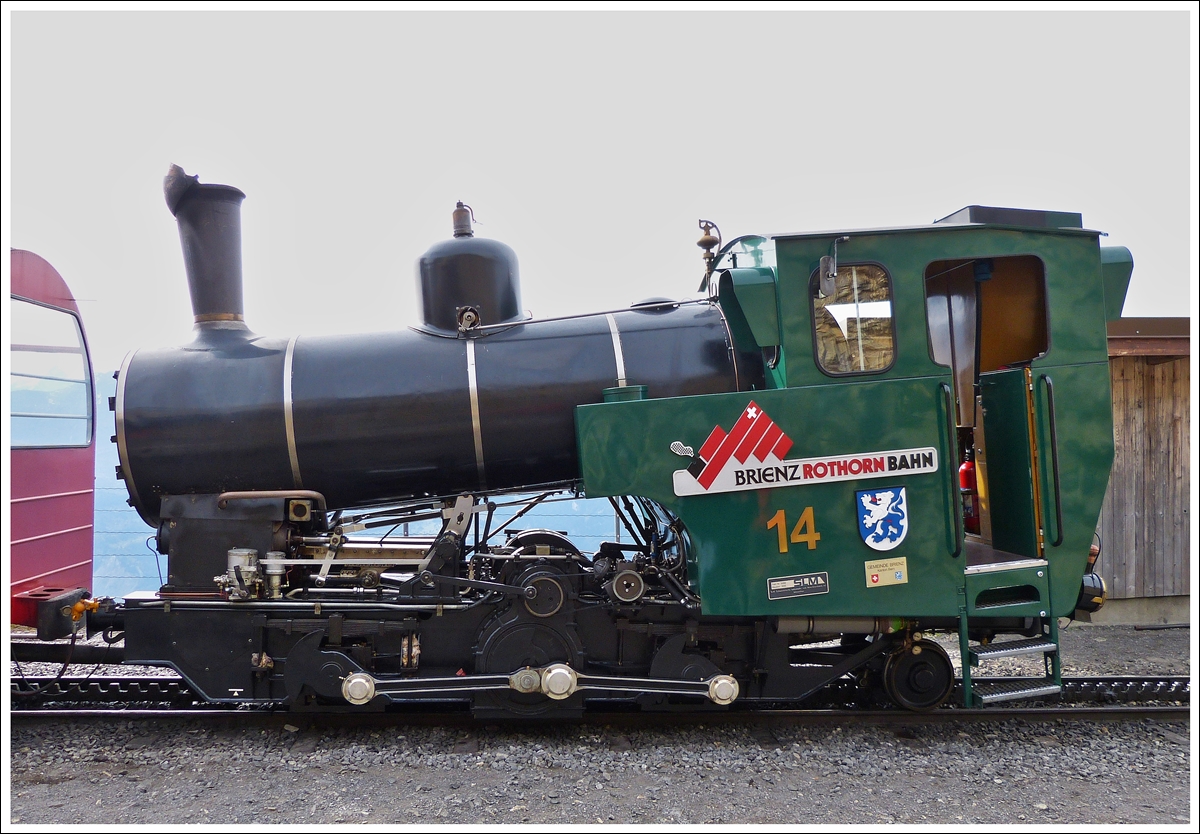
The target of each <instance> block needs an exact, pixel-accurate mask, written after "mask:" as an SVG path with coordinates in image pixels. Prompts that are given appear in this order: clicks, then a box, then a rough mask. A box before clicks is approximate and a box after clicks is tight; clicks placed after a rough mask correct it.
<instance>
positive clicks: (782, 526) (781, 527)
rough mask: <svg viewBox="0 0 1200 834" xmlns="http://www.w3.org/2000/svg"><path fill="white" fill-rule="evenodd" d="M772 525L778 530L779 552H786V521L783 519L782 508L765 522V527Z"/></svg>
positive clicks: (768, 527)
mask: <svg viewBox="0 0 1200 834" xmlns="http://www.w3.org/2000/svg"><path fill="white" fill-rule="evenodd" d="M772 527H774V528H775V529H776V530H777V531H779V552H780V553H787V544H788V543H787V521H786V520H785V519H784V516H783V510H780V511H779V512H777V513H775V515H773V516H771V520H770V521H768V522H767V529H768V530H770V529H771V528H772Z"/></svg>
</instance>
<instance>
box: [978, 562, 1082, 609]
mask: <svg viewBox="0 0 1200 834" xmlns="http://www.w3.org/2000/svg"><path fill="white" fill-rule="evenodd" d="M1046 571H1047V569H1046V568H1044V567H1028V568H1018V569H1016V570H1006V571H998V572H989V573H973V574H967V613H968V614H970V615H971V616H972V617H974V616H982V617H1039V616H1041V615H1042V612H1043V611H1047V610H1048V609H1049V602H1048V599H1049V594H1050V587H1049V582H1050V578H1049V577H1048V576H1047V574H1046ZM1076 590H1078V589H1076ZM1074 603H1075V597H1074V596H1072V597H1071V604H1072V605H1074Z"/></svg>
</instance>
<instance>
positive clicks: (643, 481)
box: [576, 377, 963, 616]
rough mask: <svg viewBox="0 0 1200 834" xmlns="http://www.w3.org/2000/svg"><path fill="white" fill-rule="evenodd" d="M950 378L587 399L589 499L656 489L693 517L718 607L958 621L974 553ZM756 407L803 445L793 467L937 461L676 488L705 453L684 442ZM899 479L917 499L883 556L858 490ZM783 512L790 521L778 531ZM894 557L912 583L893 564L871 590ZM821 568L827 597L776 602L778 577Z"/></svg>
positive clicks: (708, 596)
mask: <svg viewBox="0 0 1200 834" xmlns="http://www.w3.org/2000/svg"><path fill="white" fill-rule="evenodd" d="M942 382H943V379H942V378H940V377H927V378H922V379H911V380H879V379H876V380H866V381H857V382H852V383H851V382H843V383H841V384H840V385H838V386H833V387H822V388H821V389H820V390H814V389H788V390H783V391H765V392H754V393H738V394H717V395H711V396H700V397H680V398H675V399H660V400H646V401H643V402H636V403H618V404H598V405H586V406H579V407H578V408H577V409H576V423H577V426H578V434H579V442H580V460H581V462H582V466H583V477H584V482H585V485H586V490H587V494H588V496H589V497H598V496H606V495H621V494H636V495H643V496H645V497H647V498H652V499H654V500H656V501H659V502H660V503H662V504H663V505H665V506H666V507H667V508H668V509H670V510H671V511H672V512H674V513H676V514H677V515H678V516H679V517H680V519H681V520H682V521H683V523H684V525H685V526H686V528H687V530H688V534H689V536H690V539H691V542H692V547H693V554H692V556H693V559H694V562H693V565H694V570H693V572H692V574H691V575H690V577H689V578H690V580H691V582H692V583H693V584H694V586H695V587H696V588H697V590H698V591H699V592H700V595H701V599H702V602H703V611H704V613H705V614H710V615H721V616H764V615H869V616H904V615H907V616H919V615H926V616H954V615H956V614H957V610H958V609H957V588H958V587H959V586H961V583H962V581H963V579H962V561H961V559H955V558H953V557H952V555H951V553H952V551H953V549H954V538H953V534H952V532H951V528H950V525H951V524H952V523H957V519H956V518H955V514H956V512H957V510H956V506H957V505H956V502H955V500H954V499H955V490H956V488H957V476H956V470H957V465H956V464H955V463H954V462H953V461H949V462H948V461H947V453H946V450H947V449H948V438H947V429H946V426H947V423H946V419H945V414H944V409H945V406H944V402H945V399H944V395H943V393H942V388H941V385H942ZM751 402H753V403H754V404H755V405H756V406H757V407H758V408H759V409H761V410H763V411H765V413H766V414H767V415H768V416H769V417H770V419H771V420H773V421H774V422H775V424H777V425H778V426H779V428H780V429H782V430H783V432H784V433H786V434H787V436H788V438H790V439H791V440H792V442H793V445H792V447H791V448H790V449H789V450H788V451H787V452H786V454H785V459H786V461H788V462H792V461H803V460H806V459H811V458H816V459H819V460H820V461H821V462H822V463H823V464H824V463H825V462H826V461H828V460H829V459H832V458H836V457H840V456H855V455H866V454H867V453H872V452H887V451H895V450H907V449H929V450H931V451H935V457H934V460H935V461H936V464H935V465H936V469H935V470H934V471H928V472H920V473H914V472H912V471H911V470H910V471H908V472H906V471H905V470H902V469H897V470H885V472H884V473H883V474H882V475H881V476H878V477H877V476H876V475H875V474H874V473H872V474H871V476H870V477H865V476H864V477H862V478H859V479H852V480H832V481H828V480H820V481H809V482H806V483H802V484H799V485H789V486H770V487H768V486H765V485H764V486H763V487H762V488H757V487H751V486H748V485H747V488H746V489H745V490H744V491H733V492H721V493H715V490H714V493H715V494H714V493H708V494H698V495H684V496H680V495H677V494H676V489H675V486H674V484H675V482H676V479H677V478H681V477H682V476H681V475H679V474H677V473H680V472H683V473H684V474H686V469H687V467H688V465H689V463H691V462H692V461H690V460H689V459H687V458H681V457H679V456H678V455H676V454H674V453H672V452H671V450H670V445H671V443H672V442H673V441H680V442H682V443H683V444H684V445H687V446H691V447H693V448H694V449H699V448H700V447H701V446H702V444H704V442H705V440H706V438H708V437H709V435H710V433H711V432H712V431H713V429H714V428H715V427H718V426H719V427H721V428H722V430H725V431H729V430H731V429H732V428H733V427H734V425H735V423H736V421H737V420H738V419H739V418H740V417H741V415H742V414H743V412H744V411H745V410H746V409H747V406H748V405H749V404H750V403H751ZM750 460H751V462H752V463H753V458H751V459H750ZM789 465H790V464H789ZM852 465H853V464H848V466H852ZM796 466H799V467H800V468H799V469H797V470H795V471H794V473H793V474H798V475H803V468H802V465H800V464H796ZM815 471H817V470H816V469H815V468H814V473H815ZM847 471H848V472H849V471H851V470H849V469H848V470H847ZM773 476H774V477H778V473H777V472H776V473H773ZM688 477H690V476H688ZM900 487H903V488H904V490H905V494H906V501H907V516H908V530H907V533H906V534H905V536H904V537H903V539H902V540H901V541H900V543H899V544H898V545H897V546H895V547H894V548H893V549H891V550H888V551H886V552H882V551H878V550H873V549H872V548H870V547H868V546H867V544H866V543H865V542H864V540H863V536H862V535H861V534H860V531H859V526H858V497H857V495H856V493H857V492H858V491H860V490H871V491H876V490H891V491H893V492H894V493H898V490H899V488H900ZM810 507H811V508H812V510H811V514H810V516H811V521H812V523H811V525H809V526H807V527H805V526H803V525H801V524H800V522H801V519H802V518H803V517H804V516H805V514H806V510H807V508H810ZM781 513H782V515H781V516H780V514H781ZM777 517H778V518H779V520H780V521H782V525H780V524H779V523H778V522H776V524H775V525H774V526H772V522H773V521H774V520H776V519H777ZM781 526H782V527H783V528H784V529H783V533H784V539H785V541H784V542H783V543H782V544H783V546H784V547H786V552H782V548H781V542H780V527H781ZM797 528H800V529H797ZM793 533H797V534H798V535H799V536H800V537H801V538H803V537H804V536H805V535H806V534H807V535H811V534H813V533H816V534H819V536H820V538H819V540H817V539H811V541H812V543H813V545H814V546H813V547H812V548H811V549H810V547H809V546H808V542H806V541H800V542H794V541H792V537H793ZM888 560H904V562H903V563H902V567H900V568H899V569H900V570H901V572H902V573H903V574H904V582H902V583H899V584H887V582H888V581H891V579H894V570H895V568H893V571H892V572H891V573H889V574H888V575H886V576H883V577H882V578H881V581H879V582H877V583H876V584H874V585H873V584H871V581H870V574H869V573H868V571H867V563H869V562H884V561H888ZM876 572H878V571H876ZM819 574H827V581H828V585H827V592H822V593H816V594H812V595H805V596H793V597H789V598H779V599H770V598H769V595H768V581H769V580H771V579H783V578H787V577H797V576H814V575H819Z"/></svg>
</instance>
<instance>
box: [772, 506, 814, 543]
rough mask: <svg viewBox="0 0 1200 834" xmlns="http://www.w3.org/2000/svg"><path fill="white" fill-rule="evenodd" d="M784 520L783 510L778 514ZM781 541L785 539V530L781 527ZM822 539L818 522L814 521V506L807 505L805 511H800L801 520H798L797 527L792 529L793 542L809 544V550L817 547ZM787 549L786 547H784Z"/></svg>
mask: <svg viewBox="0 0 1200 834" xmlns="http://www.w3.org/2000/svg"><path fill="white" fill-rule="evenodd" d="M777 515H778V517H779V518H780V519H781V520H782V518H783V510H780V511H779V513H778V514H777ZM779 536H780V539H779V540H780V541H783V530H782V528H780V533H779ZM820 540H821V534H820V533H818V532H817V523H816V522H815V521H813V508H812V507H805V508H804V512H802V513H800V520H799V521H797V522H796V527H795V529H794V530H792V542H793V543H794V544H801V543H803V544H807V545H808V549H809V550H816V549H817V542H819V541H820ZM784 550H786V548H784Z"/></svg>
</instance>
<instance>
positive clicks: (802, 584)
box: [767, 571, 829, 599]
mask: <svg viewBox="0 0 1200 834" xmlns="http://www.w3.org/2000/svg"><path fill="white" fill-rule="evenodd" d="M827 593H829V573H828V571H821V572H820V573H799V574H796V575H795V576H773V577H771V578H770V579H768V580H767V599H791V598H792V597H810V596H813V595H814V594H827Z"/></svg>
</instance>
